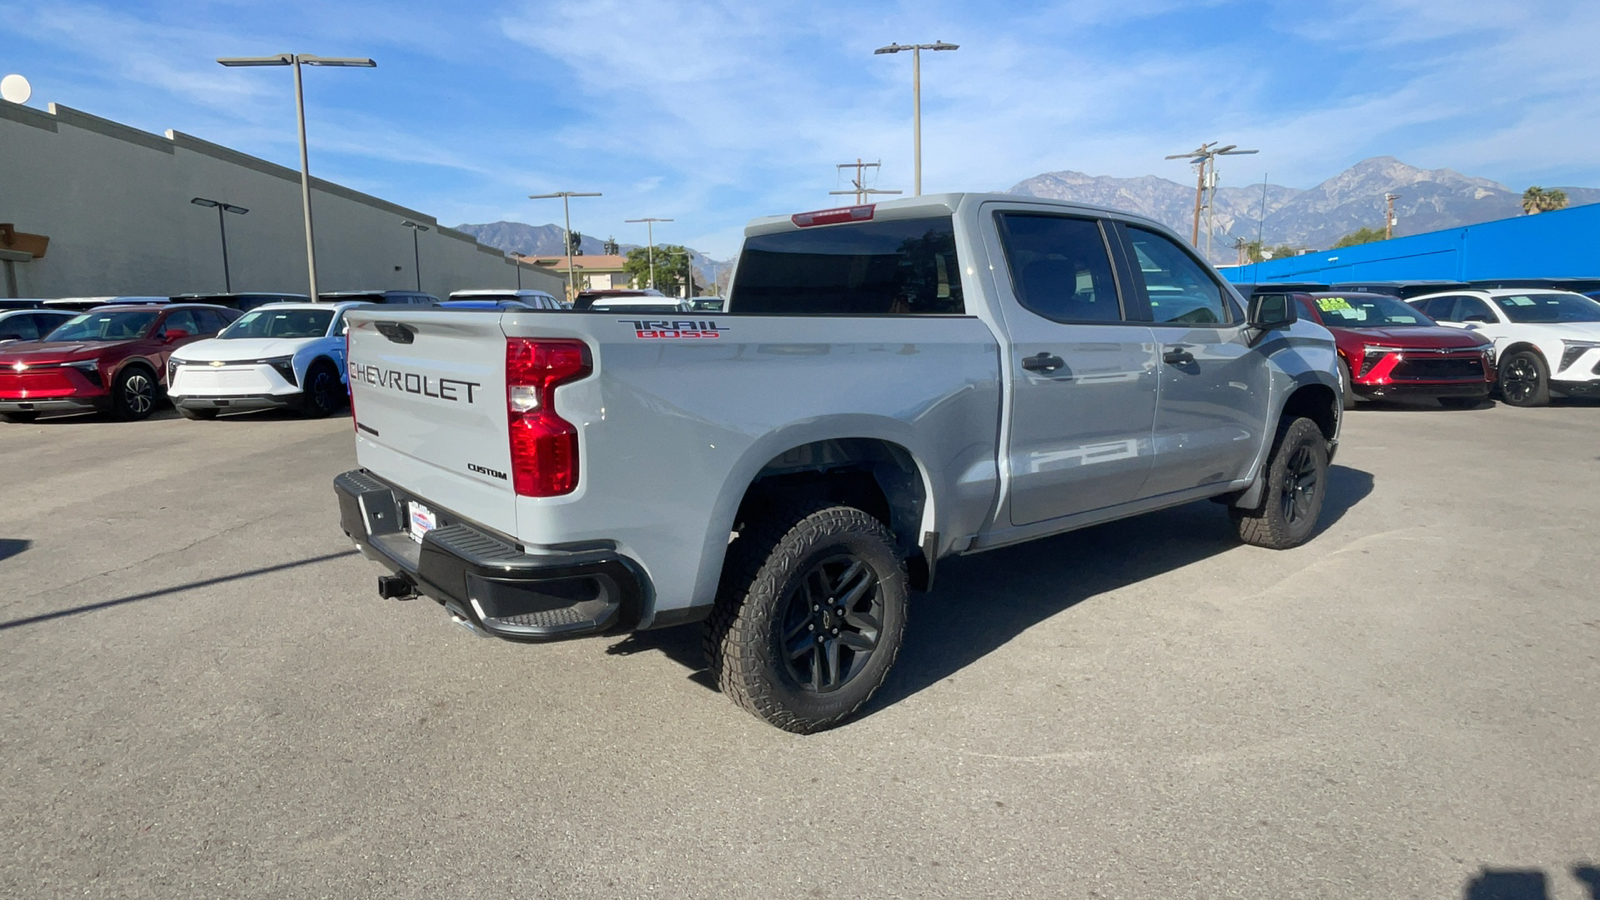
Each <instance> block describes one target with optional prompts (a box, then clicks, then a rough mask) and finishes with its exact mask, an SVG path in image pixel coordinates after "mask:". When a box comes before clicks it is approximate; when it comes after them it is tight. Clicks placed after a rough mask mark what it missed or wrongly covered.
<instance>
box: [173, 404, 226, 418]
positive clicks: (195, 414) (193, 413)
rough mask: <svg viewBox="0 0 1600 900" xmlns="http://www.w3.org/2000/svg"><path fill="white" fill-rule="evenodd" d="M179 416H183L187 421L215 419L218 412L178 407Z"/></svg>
mask: <svg viewBox="0 0 1600 900" xmlns="http://www.w3.org/2000/svg"><path fill="white" fill-rule="evenodd" d="M178 415H180V416H183V417H184V418H185V419H196V420H204V419H215V418H216V417H217V411H216V410H214V409H187V408H185V407H182V406H180V407H178Z"/></svg>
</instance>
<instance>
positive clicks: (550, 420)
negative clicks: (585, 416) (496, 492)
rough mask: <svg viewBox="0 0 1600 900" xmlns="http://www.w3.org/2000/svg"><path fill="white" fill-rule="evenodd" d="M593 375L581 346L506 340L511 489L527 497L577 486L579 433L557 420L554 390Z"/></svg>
mask: <svg viewBox="0 0 1600 900" xmlns="http://www.w3.org/2000/svg"><path fill="white" fill-rule="evenodd" d="M591 371H593V366H591V365H590V363H589V348H588V346H587V345H585V344H584V343H583V342H582V341H570V340H536V339H532V338H507V339H506V419H507V423H508V424H509V425H510V429H511V484H512V487H513V488H515V490H516V492H517V494H519V495H520V496H523V497H554V496H556V495H557V494H566V493H570V492H571V491H572V490H573V488H576V487H577V486H578V429H577V428H575V427H573V425H572V423H571V422H568V421H567V420H565V419H563V418H561V417H560V416H558V415H556V411H555V389H556V387H557V386H558V385H561V384H565V383H566V382H569V381H576V380H578V379H579V378H582V377H583V376H585V375H588V374H589V373H590V372H591Z"/></svg>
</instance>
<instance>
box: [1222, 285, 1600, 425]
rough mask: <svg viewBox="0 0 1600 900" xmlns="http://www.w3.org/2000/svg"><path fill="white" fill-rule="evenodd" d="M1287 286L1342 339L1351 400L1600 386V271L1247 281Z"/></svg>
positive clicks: (1470, 400) (1568, 391)
mask: <svg viewBox="0 0 1600 900" xmlns="http://www.w3.org/2000/svg"><path fill="white" fill-rule="evenodd" d="M1245 287H1246V290H1247V292H1249V293H1250V294H1252V295H1263V294H1286V295H1288V296H1290V297H1291V298H1293V299H1294V300H1295V301H1296V302H1297V303H1298V305H1299V306H1300V308H1301V310H1302V315H1305V316H1307V317H1308V318H1312V319H1314V320H1316V321H1318V322H1321V323H1322V324H1323V325H1324V326H1326V327H1327V328H1328V329H1329V331H1331V332H1333V335H1334V337H1335V339H1336V340H1337V341H1338V344H1339V370H1340V376H1341V378H1342V380H1343V381H1344V385H1345V401H1344V402H1345V408H1346V409H1350V408H1352V407H1353V406H1354V403H1355V400H1356V398H1357V397H1374V398H1376V397H1396V396H1411V397H1434V398H1437V399H1438V400H1439V402H1440V403H1442V404H1444V405H1446V406H1458V407H1463V408H1471V407H1474V406H1477V405H1479V404H1480V403H1482V401H1483V400H1484V399H1486V398H1487V397H1488V396H1489V395H1490V394H1491V393H1495V394H1497V395H1498V396H1499V398H1500V399H1501V400H1503V401H1504V402H1505V403H1507V404H1509V405H1511V406H1544V405H1546V404H1548V403H1549V402H1550V398H1551V397H1552V396H1585V395H1596V394H1600V302H1597V301H1596V300H1595V298H1594V297H1591V296H1588V295H1586V294H1584V293H1581V292H1579V291H1578V290H1577V289H1578V288H1594V289H1595V292H1596V293H1600V279H1520V280H1516V279H1508V280H1502V281H1490V282H1472V283H1468V282H1450V281H1412V282H1361V283H1344V284H1333V285H1324V284H1316V283H1305V282H1297V283H1276V284H1258V285H1249V286H1245Z"/></svg>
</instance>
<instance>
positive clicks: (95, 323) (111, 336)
mask: <svg viewBox="0 0 1600 900" xmlns="http://www.w3.org/2000/svg"><path fill="white" fill-rule="evenodd" d="M157 315H160V313H159V311H157V310H150V311H149V312H146V311H143V310H130V311H127V312H102V313H85V314H83V315H81V316H77V317H74V318H71V319H68V320H67V322H66V324H65V325H62V326H61V327H60V328H57V329H56V330H55V331H52V332H50V334H49V335H48V336H47V337H46V338H45V340H47V341H131V340H133V339H135V338H139V337H143V336H144V333H145V331H147V330H148V329H149V328H150V323H151V322H154V321H155V320H156V316H157Z"/></svg>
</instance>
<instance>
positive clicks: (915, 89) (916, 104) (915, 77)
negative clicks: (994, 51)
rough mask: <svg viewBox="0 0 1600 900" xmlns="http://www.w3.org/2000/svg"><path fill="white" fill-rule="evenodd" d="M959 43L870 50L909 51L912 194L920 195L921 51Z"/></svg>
mask: <svg viewBox="0 0 1600 900" xmlns="http://www.w3.org/2000/svg"><path fill="white" fill-rule="evenodd" d="M959 49H961V45H959V44H946V43H945V42H944V41H934V42H933V43H931V44H890V45H889V46H887V47H879V48H878V49H876V50H874V51H872V52H873V54H874V55H876V54H879V53H899V52H900V51H902V50H910V51H911V130H912V132H913V137H912V139H911V147H912V157H913V160H914V163H913V164H914V171H915V174H914V176H913V178H912V196H914V197H920V196H922V51H924V50H959Z"/></svg>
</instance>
